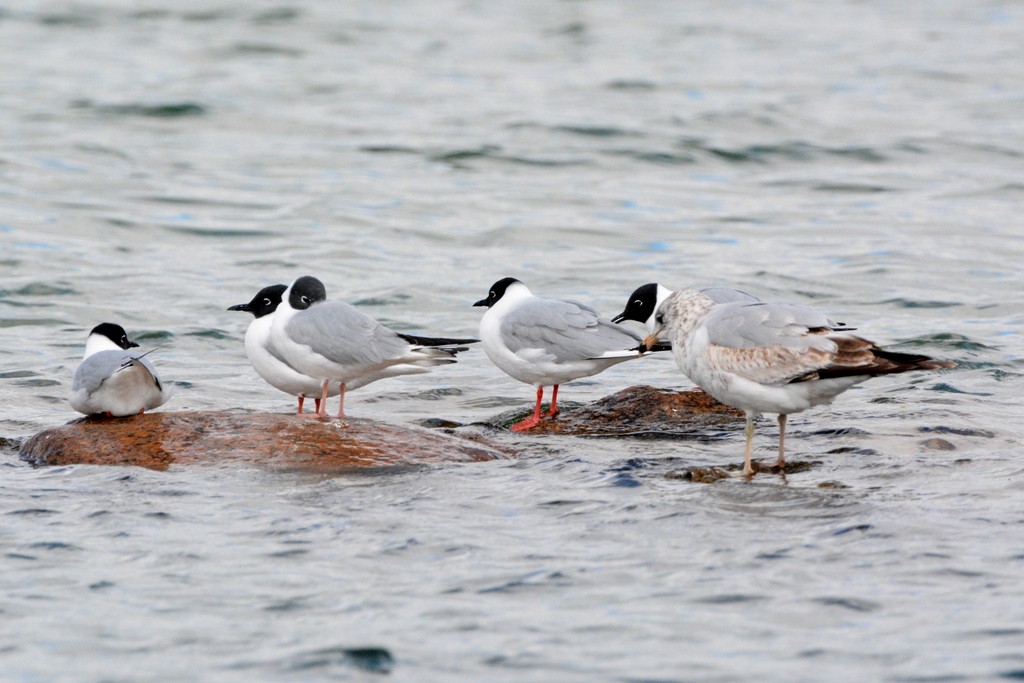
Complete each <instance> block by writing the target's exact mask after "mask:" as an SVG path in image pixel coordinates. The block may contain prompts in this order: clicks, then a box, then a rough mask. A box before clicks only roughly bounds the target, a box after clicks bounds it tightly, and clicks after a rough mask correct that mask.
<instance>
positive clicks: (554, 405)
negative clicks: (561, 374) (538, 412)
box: [548, 384, 558, 415]
mask: <svg viewBox="0 0 1024 683" xmlns="http://www.w3.org/2000/svg"><path fill="white" fill-rule="evenodd" d="M557 412H558V385H557V384H556V385H555V386H554V387H552V388H551V407H550V408H548V415H554V414H555V413H557Z"/></svg>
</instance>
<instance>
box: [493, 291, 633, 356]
mask: <svg viewBox="0 0 1024 683" xmlns="http://www.w3.org/2000/svg"><path fill="white" fill-rule="evenodd" d="M500 331H501V336H502V338H503V339H504V340H505V345H506V346H508V348H509V350H510V351H512V352H513V353H518V352H519V351H521V350H523V349H542V350H543V351H545V352H547V353H549V354H550V355H551V356H552V357H553V358H554V359H555V360H556V361H558V362H562V361H570V360H585V359H589V358H598V357H600V356H601V355H603V354H605V353H608V352H610V351H624V350H626V349H629V348H632V347H635V346H637V345H638V344H639V343H640V342H641V341H642V339H641V338H640V335H638V334H636V333H634V332H632V331H630V330H627V329H626V328H624V327H620V326H618V325H616V324H614V323H612V322H610V321H608V320H605V319H603V318H602V317H601V314H600V313H598V312H597V311H596V310H595V309H593V308H591V307H590V306H587V305H586V304H581V303H580V302H578V301H563V300H558V299H539V298H538V299H531V300H529V301H526V302H524V303H523V304H522V305H520V306H519V307H518V308H516V309H515V310H513V311H511V312H510V313H509V314H508V315H506V316H505V319H504V320H502V323H501V330H500Z"/></svg>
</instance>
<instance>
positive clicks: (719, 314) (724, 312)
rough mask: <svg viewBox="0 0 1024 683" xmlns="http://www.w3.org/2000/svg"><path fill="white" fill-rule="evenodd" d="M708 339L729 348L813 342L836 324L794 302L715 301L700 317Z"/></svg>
mask: <svg viewBox="0 0 1024 683" xmlns="http://www.w3.org/2000/svg"><path fill="white" fill-rule="evenodd" d="M704 325H705V327H706V328H707V331H708V341H710V342H711V343H712V344H718V345H720V346H727V347H729V348H733V349H750V348H765V347H771V346H777V345H781V346H788V347H793V348H801V347H805V346H808V345H814V344H815V339H820V338H821V337H820V335H821V334H824V333H828V332H831V331H833V330H835V329H837V328H838V327H839V325H838V324H837V323H835V322H834V321H833V320H831V319H830V318H829V317H828V316H826V315H824V314H823V313H821V312H819V311H816V310H815V309H813V308H808V307H807V306H800V305H798V304H769V303H763V302H762V303H732V304H719V305H718V306H715V307H714V308H713V309H711V311H710V312H709V313H708V315H707V317H706V318H705V319H704Z"/></svg>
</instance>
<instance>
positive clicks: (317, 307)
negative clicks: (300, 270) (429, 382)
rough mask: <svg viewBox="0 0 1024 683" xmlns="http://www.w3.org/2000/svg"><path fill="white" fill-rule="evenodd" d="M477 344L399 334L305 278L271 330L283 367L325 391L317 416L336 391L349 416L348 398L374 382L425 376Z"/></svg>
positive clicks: (284, 300) (286, 296)
mask: <svg viewBox="0 0 1024 683" xmlns="http://www.w3.org/2000/svg"><path fill="white" fill-rule="evenodd" d="M477 341H479V340H477V339H455V338H447V337H445V338H439V337H420V336H414V335H411V334H403V333H401V332H395V331H394V330H391V329H389V328H387V327H385V326H384V325H381V324H380V323H379V322H377V321H376V320H374V319H373V318H371V317H370V316H368V315H366V314H365V313H363V312H362V311H360V310H358V309H357V308H355V307H354V306H351V305H349V304H347V303H345V302H343V301H328V300H327V289H326V288H325V287H324V284H323V283H322V282H321V281H320V280H318V279H317V278H315V277H312V276H310V275H304V276H302V277H300V278H298V279H296V280H295V281H294V282H292V284H291V285H290V286H289V287H288V288H287V289H285V291H284V292H282V295H281V303H280V304H279V305H278V307H277V309H276V311H275V312H274V316H273V321H272V322H271V325H270V343H271V344H272V345H273V347H274V348H275V349H276V351H277V352H278V353H279V354H280V355H281V357H282V358H283V360H284V362H285V363H287V364H288V365H289V366H291V367H292V368H294V369H295V370H296V371H297V372H299V373H301V374H303V375H306V376H307V377H310V378H312V379H313V380H315V381H316V382H317V383H319V385H320V396H321V399H322V402H321V403H320V405H319V406H318V410H317V414H318V415H320V416H321V417H326V416H327V401H326V399H327V395H328V393H329V391H330V390H332V389H333V388H334V387H335V386H336V387H338V393H339V395H340V396H341V401H340V404H339V407H338V417H344V416H345V392H346V390H347V389H351V388H356V387H360V386H363V385H365V384H368V383H369V382H373V381H376V380H378V379H383V378H385V377H395V376H398V375H408V374H418V373H422V372H426V371H428V370H429V368H432V367H434V366H436V365H446V364H449V363H454V362H456V359H455V356H456V354H457V353H459V352H460V351H465V350H467V347H466V346H465V344H472V343H474V342H477Z"/></svg>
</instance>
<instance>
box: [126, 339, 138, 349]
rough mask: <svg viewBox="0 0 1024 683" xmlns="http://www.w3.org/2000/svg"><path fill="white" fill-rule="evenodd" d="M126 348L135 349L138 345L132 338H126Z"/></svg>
mask: <svg viewBox="0 0 1024 683" xmlns="http://www.w3.org/2000/svg"><path fill="white" fill-rule="evenodd" d="M128 348H129V349H137V348H139V345H138V344H137V343H136V342H133V341H132V340H130V339H129V340H128Z"/></svg>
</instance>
